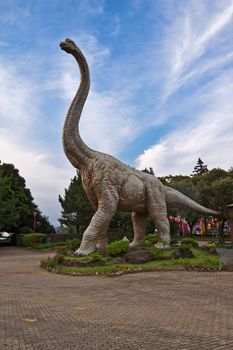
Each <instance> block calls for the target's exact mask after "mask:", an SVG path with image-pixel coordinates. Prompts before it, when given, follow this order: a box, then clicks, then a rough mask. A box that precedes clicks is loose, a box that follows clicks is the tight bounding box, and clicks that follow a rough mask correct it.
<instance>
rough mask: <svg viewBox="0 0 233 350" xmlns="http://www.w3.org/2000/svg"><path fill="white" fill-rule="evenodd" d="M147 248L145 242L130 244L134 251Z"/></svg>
mask: <svg viewBox="0 0 233 350" xmlns="http://www.w3.org/2000/svg"><path fill="white" fill-rule="evenodd" d="M144 246H145V242H141V241H133V242H131V243H130V244H129V247H130V248H132V249H137V248H143V247H144Z"/></svg>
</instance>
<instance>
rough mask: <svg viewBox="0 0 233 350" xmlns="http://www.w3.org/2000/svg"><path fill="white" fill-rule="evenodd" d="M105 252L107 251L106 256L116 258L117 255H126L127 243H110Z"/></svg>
mask: <svg viewBox="0 0 233 350" xmlns="http://www.w3.org/2000/svg"><path fill="white" fill-rule="evenodd" d="M107 251H108V254H109V255H111V256H117V255H121V254H125V253H128V251H129V242H128V241H122V240H121V241H115V242H112V243H110V244H109V245H108V248H107Z"/></svg>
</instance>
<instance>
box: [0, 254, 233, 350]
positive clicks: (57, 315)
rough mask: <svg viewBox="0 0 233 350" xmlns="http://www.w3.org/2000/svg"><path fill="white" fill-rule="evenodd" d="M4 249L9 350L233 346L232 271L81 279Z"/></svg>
mask: <svg viewBox="0 0 233 350" xmlns="http://www.w3.org/2000/svg"><path fill="white" fill-rule="evenodd" d="M48 254H49V253H48V252H37V251H34V250H30V249H23V248H16V247H0V298H1V299H0V300H1V303H0V349H1V350H21V349H33V350H34V349H35V350H39V349H40V350H51V349H53V350H61V349H62V350H69V349H72V350H74V349H80V350H118V349H122V350H130V349H134V350H140V349H143V350H144V349H145V350H157V349H162V350H165V349H166V350H178V349H179V350H180V349H186V350H192V349H193V350H200V349H203V350H206V349H208V350H211V349H216V350H223V349H233V293H232V290H233V273H232V272H211V273H209V272H193V271H190V272H189V271H177V272H148V273H139V274H131V275H123V276H120V277H114V278H109V277H95V276H94V277H75V276H74V277H73V276H64V275H57V274H51V273H48V272H46V271H43V270H42V269H40V267H39V262H40V260H41V259H43V258H45V257H46V256H48Z"/></svg>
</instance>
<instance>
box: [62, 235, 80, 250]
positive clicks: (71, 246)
mask: <svg viewBox="0 0 233 350" xmlns="http://www.w3.org/2000/svg"><path fill="white" fill-rule="evenodd" d="M79 246H80V239H79V238H74V239H71V240H69V241H67V242H66V245H65V249H67V250H72V251H75V250H76V249H78V247H79Z"/></svg>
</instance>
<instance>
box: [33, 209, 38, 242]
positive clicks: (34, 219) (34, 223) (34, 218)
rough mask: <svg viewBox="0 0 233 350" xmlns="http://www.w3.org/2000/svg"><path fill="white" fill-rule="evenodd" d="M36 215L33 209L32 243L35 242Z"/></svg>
mask: <svg viewBox="0 0 233 350" xmlns="http://www.w3.org/2000/svg"><path fill="white" fill-rule="evenodd" d="M36 215H37V212H36V211H34V212H33V233H34V237H33V245H34V244H35V243H36Z"/></svg>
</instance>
